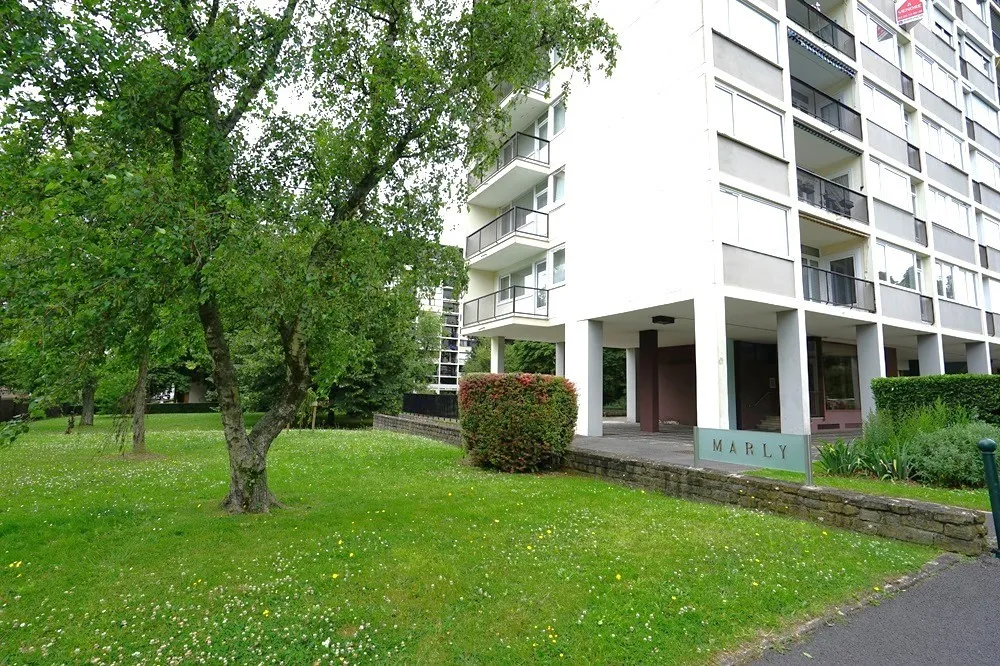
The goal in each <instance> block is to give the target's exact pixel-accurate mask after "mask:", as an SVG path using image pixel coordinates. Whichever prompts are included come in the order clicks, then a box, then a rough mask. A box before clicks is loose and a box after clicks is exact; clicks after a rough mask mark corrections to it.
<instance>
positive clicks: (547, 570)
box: [0, 415, 934, 664]
mask: <svg viewBox="0 0 1000 666" xmlns="http://www.w3.org/2000/svg"><path fill="white" fill-rule="evenodd" d="M217 419H218V417H217V416H216V415H197V416H173V415H170V416H166V415H164V416H152V417H150V419H149V428H150V431H149V446H150V449H151V450H152V451H154V452H157V453H160V454H163V455H164V456H165V457H163V458H162V459H152V460H144V461H132V460H123V459H122V458H120V457H116V456H115V455H114V454H115V451H116V449H115V447H114V445H113V444H111V443H110V442H109V440H108V438H107V435H106V433H105V432H104V430H105V429H106V428H107V423H106V422H104V421H102V422H101V423H99V425H98V427H97V428H96V429H94V430H93V431H91V432H88V433H86V434H79V435H70V436H66V435H62V434H61V430H62V429H63V427H64V424H63V422H62V421H50V422H46V423H42V424H36V426H35V427H34V428H33V430H32V432H31V433H29V435H27V436H26V437H24V438H22V439H21V440H19V441H18V442H17V443H16V444H15V445H14V446H13V447H12V448H9V449H6V450H3V451H0V497H2V498H3V502H2V504H0V664H50V663H81V664H82V663H95V664H109V663H118V664H154V663H160V664H167V663H175V664H179V663H183V664H189V663H203V662H211V663H230V664H234V663H239V664H243V663H263V662H267V663H277V662H278V661H279V660H284V663H286V664H312V663H341V659H343V660H345V661H347V662H350V663H357V662H375V661H400V662H406V663H420V664H442V663H461V664H482V663H490V664H493V663H506V664H523V663H527V662H535V661H540V662H558V661H560V660H561V661H565V662H571V663H600V664H624V663H698V662H705V661H707V660H708V658H709V656H710V655H711V654H712V653H715V652H718V651H721V650H726V649H731V648H734V647H736V646H738V645H740V644H741V643H744V642H745V641H747V640H749V639H751V638H753V637H755V636H756V635H757V634H758V633H759V632H761V631H773V630H776V629H779V628H781V627H783V626H787V625H788V624H789V623H791V622H793V621H797V620H801V619H803V618H805V617H807V616H809V615H813V614H816V613H818V612H820V611H821V610H823V609H824V608H827V607H829V606H830V605H831V604H834V603H838V602H843V601H846V600H849V599H851V598H852V597H854V596H855V595H857V594H862V593H867V592H870V591H872V589H873V588H878V587H880V586H881V585H882V584H883V581H884V580H885V579H886V578H887V577H889V576H893V575H896V574H900V573H903V572H906V571H912V570H914V569H916V568H918V567H919V566H921V565H922V564H923V563H924V562H926V561H927V560H928V559H930V558H931V557H932V556H933V555H934V552H933V551H931V550H929V549H926V548H922V547H917V546H913V545H908V544H902V543H897V542H892V541H886V540H881V539H876V538H869V537H865V536H862V535H858V534H854V533H849V532H841V531H838V530H835V529H826V530H824V529H823V528H822V527H821V526H818V525H815V524H811V523H807V522H802V521H795V520H790V519H784V518H780V517H776V516H771V515H765V514H761V513H754V512H749V511H743V510H738V509H733V508H727V507H719V506H712V505H703V504H696V503H691V502H684V501H680V500H675V499H672V498H667V497H663V496H659V495H654V494H647V493H644V492H640V491H636V490H630V489H627V488H623V487H618V486H609V485H608V484H606V483H600V482H597V481H595V480H592V479H588V478H584V477H579V476H566V475H561V474H550V475H544V476H526V475H522V476H505V475H499V474H492V473H487V472H483V471H480V470H478V469H475V468H471V467H468V466H465V465H462V464H461V463H460V458H461V452H460V451H458V450H456V449H454V448H451V447H448V446H445V445H440V444H436V443H433V442H429V441H427V440H422V439H416V438H411V437H404V436H397V435H393V434H387V433H374V432H370V431H351V432H316V433H310V432H291V433H286V434H284V435H282V436H281V438H280V439H279V440H278V441H277V442H276V444H275V446H274V449H273V452H272V464H271V467H270V480H271V484H272V488H273V490H274V491H275V492H276V493H277V495H278V497H279V498H280V499H282V500H283V501H284V502H286V503H287V508H286V509H284V510H281V511H278V512H276V513H274V514H271V515H269V516H257V517H252V516H241V517H228V516H226V515H224V514H223V513H222V512H221V511H220V510H219V508H218V505H219V501H220V500H221V499H222V497H223V495H224V494H225V491H226V483H227V481H226V479H227V463H226V458H225V455H224V450H223V443H222V436H221V433H220V432H218V431H217V430H215V429H210V428H214V427H215V426H216V425H217V424H218V420H217Z"/></svg>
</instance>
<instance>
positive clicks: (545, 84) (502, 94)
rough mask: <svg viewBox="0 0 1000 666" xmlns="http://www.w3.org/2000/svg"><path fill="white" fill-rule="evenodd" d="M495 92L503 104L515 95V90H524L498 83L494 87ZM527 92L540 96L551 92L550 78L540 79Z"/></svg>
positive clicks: (508, 84)
mask: <svg viewBox="0 0 1000 666" xmlns="http://www.w3.org/2000/svg"><path fill="white" fill-rule="evenodd" d="M493 90H494V92H496V94H497V99H499V100H500V102H501V103H503V101H504V100H506V99H507V98H508V97H509V96H510V94H511V93H513V92H514V91H515V90H523V88H514V86H513V85H511V84H510V83H498V84H497V85H495V86H493ZM527 90H528V91H530V92H536V93H538V94H540V95H544V94H545V93H547V92H548V91H549V79H548V78H544V79H539V80H538V81H537V82H536V83H534V84H533V85H530V86H528V87H527Z"/></svg>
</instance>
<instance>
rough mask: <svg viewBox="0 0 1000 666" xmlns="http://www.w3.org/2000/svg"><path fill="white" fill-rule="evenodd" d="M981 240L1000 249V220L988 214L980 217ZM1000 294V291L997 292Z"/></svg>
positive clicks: (984, 243)
mask: <svg viewBox="0 0 1000 666" xmlns="http://www.w3.org/2000/svg"><path fill="white" fill-rule="evenodd" d="M979 242H980V243H982V244H983V245H989V246H990V247H992V248H995V249H1000V221H998V220H994V219H993V218H992V217H989V216H988V215H983V216H981V217H980V218H979ZM997 293H998V294H1000V292H997Z"/></svg>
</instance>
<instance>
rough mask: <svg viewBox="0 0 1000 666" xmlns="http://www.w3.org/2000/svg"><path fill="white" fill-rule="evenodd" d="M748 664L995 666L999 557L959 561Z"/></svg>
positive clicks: (998, 655)
mask: <svg viewBox="0 0 1000 666" xmlns="http://www.w3.org/2000/svg"><path fill="white" fill-rule="evenodd" d="M754 663H755V664H811V665H813V666H817V665H819V664H834V665H837V666H841V665H850V666H868V665H871V666H884V665H892V666H895V665H897V664H899V665H900V666H902V665H905V666H923V665H927V666H932V665H933V666H940V665H942V664H948V665H950V664H961V666H980V665H982V666H986V665H987V664H988V665H989V666H996V665H997V664H1000V559H997V558H995V557H992V556H989V557H981V558H979V559H975V560H963V561H962V562H960V563H959V564H956V565H955V566H953V567H951V568H948V569H945V570H944V571H940V572H938V573H936V574H934V575H933V576H931V577H929V578H927V579H926V580H924V581H922V582H920V583H918V584H916V585H914V586H913V587H911V588H909V589H907V590H905V591H901V592H899V593H898V594H896V595H895V596H894V597H892V598H890V599H886V600H884V601H883V602H882V603H880V604H879V605H877V606H876V605H873V606H867V607H865V608H864V609H862V610H859V611H858V612H856V613H852V614H849V615H848V616H846V617H844V618H843V621H842V622H838V623H835V624H832V625H829V626H824V627H821V628H820V629H818V630H817V631H815V632H814V633H812V634H810V635H808V636H806V637H805V638H804V640H803V641H801V642H798V643H794V644H791V645H786V646H784V647H783V648H781V649H780V650H778V649H771V650H768V651H767V652H765V653H764V655H763V656H762V657H761V658H760V659H759V660H757V661H756V662H754Z"/></svg>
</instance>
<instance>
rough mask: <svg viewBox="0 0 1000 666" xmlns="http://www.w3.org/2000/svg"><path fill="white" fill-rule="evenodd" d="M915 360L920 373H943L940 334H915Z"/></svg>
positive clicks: (942, 352)
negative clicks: (917, 362)
mask: <svg viewBox="0 0 1000 666" xmlns="http://www.w3.org/2000/svg"><path fill="white" fill-rule="evenodd" d="M917 360H918V361H919V363H920V375H921V376H925V375H943V374H944V349H942V348H941V336H940V335H939V334H937V333H926V334H923V335H918V336H917Z"/></svg>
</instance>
